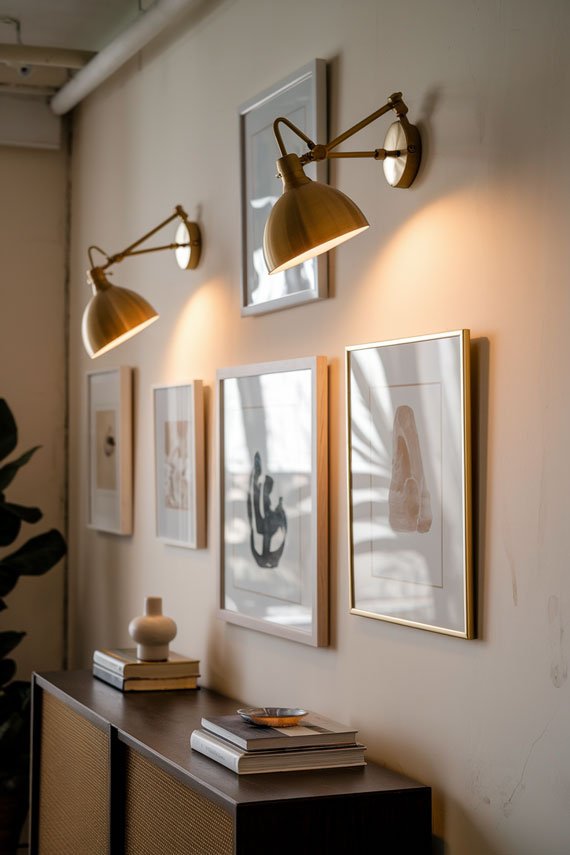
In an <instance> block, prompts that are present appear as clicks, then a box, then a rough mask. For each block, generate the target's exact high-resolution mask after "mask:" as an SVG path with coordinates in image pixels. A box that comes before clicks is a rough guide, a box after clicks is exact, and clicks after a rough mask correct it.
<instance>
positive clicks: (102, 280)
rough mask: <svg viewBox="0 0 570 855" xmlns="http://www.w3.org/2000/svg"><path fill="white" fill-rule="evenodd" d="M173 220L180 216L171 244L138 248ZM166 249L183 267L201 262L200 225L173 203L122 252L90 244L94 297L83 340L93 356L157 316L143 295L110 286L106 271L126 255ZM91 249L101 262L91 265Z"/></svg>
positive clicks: (85, 317)
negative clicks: (102, 258) (109, 251)
mask: <svg viewBox="0 0 570 855" xmlns="http://www.w3.org/2000/svg"><path fill="white" fill-rule="evenodd" d="M175 219H179V220H180V222H179V224H178V227H177V229H176V236H175V240H174V242H173V243H169V244H164V245H163V246H152V247H147V248H145V249H140V248H139V247H140V246H141V244H143V243H145V241H147V240H148V239H149V238H151V237H152V236H153V235H155V234H156V233H157V232H158V231H160V230H161V229H163V228H164V227H165V226H167V225H168V224H169V223H171V222H172V221H173V220H175ZM165 249H172V250H174V251H175V253H176V261H177V262H178V266H179V267H180V268H181V269H182V270H194V268H195V267H197V265H198V263H199V261H200V255H201V249H202V237H201V233H200V228H199V226H198V224H197V223H194V222H191V221H190V220H189V219H188V215H187V214H186V212H185V211H184V209H183V208H182V207H181V205H177V206H176V208H175V210H174V213H173V214H172V215H171V216H170V217H168V218H167V219H166V220H164V221H163V222H162V223H159V225H158V226H155V228H153V229H151V230H150V231H149V232H147V233H146V234H145V235H143V237H141V238H139V239H138V240H136V241H135V242H134V243H132V244H130V246H128V247H126V249H123V250H121V252H117V253H115V254H114V255H107V253H106V252H104V251H103V250H102V249H100V247H98V246H90V247H89V249H88V256H89V265H90V269H89V270H88V272H87V280H88V282H89V284H90V285H91V287H92V289H93V296H92V298H91V300H90V301H89V303H88V305H87V307H86V309H85V312H84V313H83V323H82V334H83V343H84V345H85V349H86V350H87V353H88V354H89V356H91V357H92V358H94V357H96V356H100V355H101V354H103V353H106V352H107V351H108V350H111V349H112V348H113V347H116V346H117V345H118V344H121V343H122V342H123V341H126V340H127V339H128V338H130V337H131V336H133V335H136V333H138V332H140V331H141V330H143V329H144V328H145V327H147V326H148V325H149V324H151V323H153V321H156V320H157V318H158V312H157V311H156V310H155V309H154V308H153V307H152V306H151V305H150V303H149V302H147V300H145V299H144V297H141V296H140V294H137V293H135V292H134V291H130V290H129V289H128V288H121V287H119V286H118V285H113V284H112V283H111V282H109V280H108V279H107V276H106V274H105V271H106V270H108V268H110V267H111V266H112V265H113V264H118V263H119V262H121V261H123V260H124V259H125V258H130V257H131V256H134V255H144V254H146V253H149V252H160V251H162V250H165ZM94 250H97V252H100V253H101V254H102V255H103V256H105V263H104V264H100V265H94V264H93V251H94Z"/></svg>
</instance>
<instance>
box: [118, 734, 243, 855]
mask: <svg viewBox="0 0 570 855" xmlns="http://www.w3.org/2000/svg"><path fill="white" fill-rule="evenodd" d="M233 851H234V834H233V821H232V818H231V817H230V816H229V815H228V814H227V813H226V812H225V811H223V810H222V809H221V808H220V807H218V805H216V804H214V803H213V802H212V801H210V800H209V799H206V798H204V796H202V795H200V794H199V793H196V792H194V791H193V790H191V789H189V788H188V787H186V786H184V784H181V783H180V782H179V781H177V780H176V779H175V778H173V777H172V776H171V775H168V774H167V773H166V772H164V771H163V770H162V769H160V768H159V767H157V766H156V765H154V764H153V763H150V762H149V761H148V760H146V759H145V758H144V757H142V756H141V755H140V754H139V753H138V752H137V751H133V750H132V749H127V754H126V784H125V853H126V855H204V853H208V855H232V853H233Z"/></svg>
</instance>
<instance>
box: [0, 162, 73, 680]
mask: <svg viewBox="0 0 570 855" xmlns="http://www.w3.org/2000/svg"><path fill="white" fill-rule="evenodd" d="M66 164H67V160H66V155H65V153H64V152H63V151H38V150H34V149H21V148H9V147H1V148H0V187H1V188H2V189H1V194H2V195H1V198H2V204H1V205H0V257H1V259H2V273H1V276H0V397H3V398H5V399H6V401H7V402H8V404H9V406H10V408H11V410H12V412H13V414H14V417H15V419H16V423H17V426H18V432H19V443H18V447H17V449H16V450H15V452H14V454H13V455H11V456H10V458H9V459H12V457H16V456H17V455H18V453H22V452H24V451H26V450H27V449H28V448H31V447H32V446H34V445H41V446H42V447H41V449H40V450H39V451H37V452H36V454H35V455H34V457H33V458H32V460H31V461H30V462H29V463H27V464H26V466H24V467H23V468H22V469H20V471H19V472H18V474H17V475H16V477H15V479H14V481H13V482H12V484H11V485H10V487H9V488H8V489H7V490H6V496H7V498H8V499H9V500H10V501H13V502H18V503H21V504H23V505H36V506H38V507H39V508H40V509H41V510H42V511H43V513H44V518H43V520H41V522H39V523H37V524H36V525H27V524H24V525H23V527H22V532H21V535H20V538H19V540H18V541H17V542H16V543H15V544H14V546H13V548H14V549H16V548H17V547H18V546H20V545H21V544H22V543H24V542H25V540H27V538H28V537H31V536H32V535H35V534H40V533H41V532H42V531H47V530H48V529H49V528H51V527H52V526H55V527H57V528H59V529H60V531H62V532H64V527H65V430H66V425H65V420H66V415H65V394H66V387H65V330H66V316H65V258H66V243H65V222H66ZM11 548H12V547H10V549H11ZM1 552H2V554H5V553H6V550H4V549H2V550H1ZM6 605H7V606H8V608H7V610H6V611H5V612H3V613H2V617H1V618H0V622H1V625H2V629H4V628H6V629H14V630H18V631H22V630H23V631H25V632H26V633H27V634H28V635H27V638H25V639H24V641H23V642H22V643H21V644H20V645H19V647H18V648H17V650H16V651H15V658H16V660H17V662H18V669H19V670H18V677H19V678H20V679H27V678H28V677H29V675H30V671H31V670H44V671H45V670H49V669H54V668H60V667H61V665H62V661H63V636H64V622H63V616H64V579H63V562H60V564H59V565H58V566H57V567H56V568H54V569H53V570H50V572H49V573H47V574H46V575H45V576H42V577H37V578H33V577H32V578H31V577H22V578H21V579H20V581H19V582H18V584H17V586H16V588H14V590H13V591H12V592H11V593H10V594H8V596H7V598H6Z"/></svg>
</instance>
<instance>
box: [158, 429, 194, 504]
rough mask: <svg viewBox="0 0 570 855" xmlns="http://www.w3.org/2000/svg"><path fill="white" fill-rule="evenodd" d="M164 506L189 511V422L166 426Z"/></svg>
mask: <svg viewBox="0 0 570 855" xmlns="http://www.w3.org/2000/svg"><path fill="white" fill-rule="evenodd" d="M164 444H165V448H164V504H165V506H166V507H167V508H174V509H176V510H183V511H187V510H188V494H189V491H190V485H189V482H188V475H189V470H190V460H189V457H188V454H189V449H188V422H187V421H181V420H178V421H167V422H165V425H164Z"/></svg>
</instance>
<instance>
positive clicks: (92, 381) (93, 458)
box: [87, 365, 133, 534]
mask: <svg viewBox="0 0 570 855" xmlns="http://www.w3.org/2000/svg"><path fill="white" fill-rule="evenodd" d="M132 376H133V370H132V368H128V367H127V366H124V365H123V366H121V367H120V368H116V369H111V370H109V371H91V372H89V373H88V374H87V413H88V419H89V443H88V444H89V509H88V526H89V528H94V529H97V530H99V531H107V532H110V533H111V534H132V531H133V445H132V443H133V424H132V406H133V405H132V382H133V381H132Z"/></svg>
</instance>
